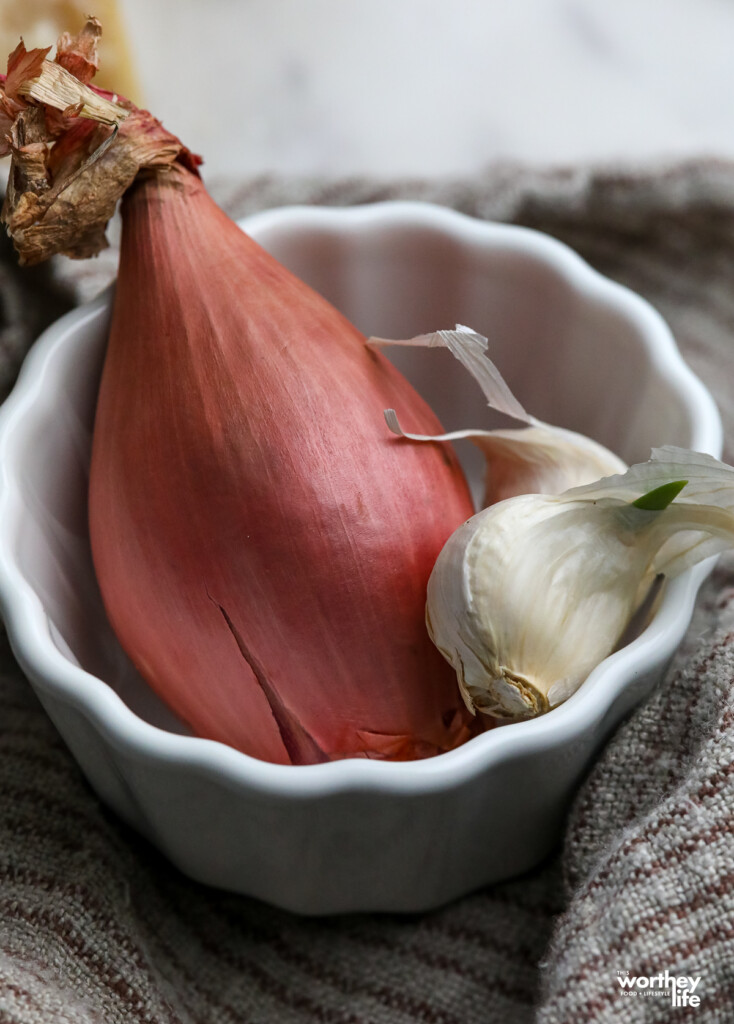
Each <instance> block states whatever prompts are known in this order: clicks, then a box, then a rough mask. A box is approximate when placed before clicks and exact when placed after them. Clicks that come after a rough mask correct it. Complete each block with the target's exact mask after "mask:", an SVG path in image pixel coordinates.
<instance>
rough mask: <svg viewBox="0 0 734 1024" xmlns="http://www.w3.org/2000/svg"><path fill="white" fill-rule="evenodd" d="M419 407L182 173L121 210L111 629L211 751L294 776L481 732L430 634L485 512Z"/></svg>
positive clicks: (108, 593)
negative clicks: (456, 534)
mask: <svg viewBox="0 0 734 1024" xmlns="http://www.w3.org/2000/svg"><path fill="white" fill-rule="evenodd" d="M388 407H389V408H395V409H398V410H400V415H401V421H403V422H404V423H405V425H406V428H408V429H411V430H413V431H418V432H422V433H431V432H433V433H439V432H440V431H441V426H440V424H439V423H438V421H437V420H436V418H435V416H434V415H433V413H432V412H431V411H430V409H429V408H428V406H427V405H426V404H425V403H424V401H423V400H422V399H421V398H420V397H419V396H418V394H417V393H416V392H415V391H414V390H413V388H412V387H411V386H410V385H409V384H408V383H407V382H406V381H405V379H404V378H403V377H402V376H401V375H400V374H399V373H398V372H397V371H396V370H395V369H394V368H393V367H392V365H391V364H390V363H389V362H388V361H387V360H386V359H385V358H384V357H383V356H382V355H381V354H380V353H378V352H375V351H373V350H372V349H371V348H370V347H369V346H367V345H366V344H365V340H364V337H363V335H362V334H361V333H360V332H359V331H358V330H357V329H356V328H355V327H353V326H352V325H351V324H350V323H349V322H348V321H347V320H346V319H345V318H344V317H343V316H342V315H341V314H340V313H339V312H338V311H337V310H335V309H334V308H333V307H332V306H331V305H330V304H329V303H328V302H327V301H326V300H325V299H324V298H322V297H321V296H320V295H318V294H317V293H316V292H314V291H313V290H312V289H310V288H309V287H308V286H306V285H305V284H304V283H303V282H301V281H300V280H298V279H297V278H296V277H295V276H293V275H292V274H291V273H289V272H288V271H287V270H285V269H284V268H283V267H282V266H281V265H280V264H279V263H277V261H276V260H274V259H273V258H272V257H270V256H269V255H268V254H267V253H266V252H265V251H264V250H263V249H262V248H261V247H260V246H258V245H257V244H256V243H255V242H254V241H253V240H251V239H250V238H249V237H248V236H247V235H246V234H245V233H244V232H242V231H241V230H240V229H239V228H238V227H237V226H236V225H235V224H234V223H233V222H232V221H231V220H230V219H229V218H228V217H227V216H226V215H225V214H224V213H222V211H221V210H219V208H218V207H217V206H216V204H215V203H214V202H213V201H212V200H211V198H210V197H209V196H208V194H207V193H206V191H205V189H204V187H203V185H202V183H201V182H200V180H199V179H198V178H196V177H195V176H194V175H192V174H190V173H189V172H188V171H185V170H179V169H176V172H175V173H170V172H166V171H164V172H161V173H159V174H156V175H154V176H151V177H149V178H145V179H142V180H140V181H139V182H138V183H137V184H136V185H135V186H134V187H133V189H132V190H131V191H130V192H128V193H127V195H126V197H125V200H124V204H123V236H122V251H121V259H120V269H119V277H118V282H117V291H116V296H115V302H114V313H113V319H112V329H111V334H110V339H109V348H108V353H107V356H106V361H105V366H104V371H103V377H102V383H101V389H100V393H99V400H98V406H97V412H96V421H95V426H94V441H93V456H92V465H91V480H90V493H89V520H90V531H91V540H92V550H93V556H94V563H95V568H96V572H97V576H98V580H99V584H100V588H101V592H102V595H103V599H104V603H105V607H106V609H107V613H108V615H109V618H110V621H111V622H112V625H113V627H114V629H115V632H116V634H117V636H118V638H119V639H120V642H121V643H122V645H123V647H124V648H125V650H126V651H127V653H128V655H129V656H130V657H131V659H132V660H133V662H134V663H135V665H136V666H137V668H138V670H139V671H140V672H141V674H142V675H143V677H144V678H145V679H146V680H147V681H148V683H149V684H150V685H151V686H152V687H153V688H154V689H155V690H156V691H157V692H158V694H159V695H160V696H161V697H162V698H163V699H164V700H165V701H166V702H167V703H168V704H169V705H170V706H171V707H172V708H173V709H174V711H175V712H176V713H177V714H178V715H179V716H180V717H181V718H182V719H183V720H185V721H186V722H187V723H188V724H189V725H190V726H191V728H192V729H193V730H194V732H195V733H197V734H198V735H200V736H204V737H208V738H211V739H215V740H220V741H222V742H224V743H227V744H230V745H232V746H234V747H236V748H238V749H239V750H241V751H244V752H246V753H248V754H251V755H253V756H254V757H257V758H261V759H264V760H267V761H273V762H278V763H283V764H289V763H294V764H295V763H306V762H314V761H324V760H331V759H334V758H340V757H354V756H367V757H383V758H395V759H410V758H417V757H424V756H428V755H431V754H435V753H438V752H441V751H443V750H446V749H450V748H451V747H453V746H456V745H457V744H458V743H459V742H461V741H462V740H463V739H465V738H466V737H467V736H468V733H469V730H468V726H467V721H468V719H467V714H466V712H465V709H464V708H463V702H462V700H461V697H460V694H459V691H458V689H457V686H456V680H455V677H454V673H453V671H452V669H451V668H450V666H449V665H448V664H447V663H446V662H445V661H444V659H443V658H442V657H441V655H440V653H439V652H438V651H437V650H436V649H435V647H434V646H433V644H432V643H431V641H430V639H429V636H428V634H427V631H426V627H425V622H424V609H425V595H426V585H427V581H428V577H429V575H430V572H431V569H432V567H433V564H434V562H435V560H436V557H437V555H438V553H439V551H440V550H441V548H442V546H443V544H444V542H445V541H446V540H447V538H448V537H449V535H450V534H451V533H452V532H453V530H454V529H456V527H458V526H459V525H460V524H461V523H462V522H463V521H464V520H466V519H467V518H468V517H469V516H471V515H472V513H473V508H472V504H471V499H470V497H469V493H468V489H467V487H466V483H465V481H464V478H463V474H462V473H461V470H460V468H459V466H458V463H457V461H456V457H455V455H454V453H453V451H451V449H449V448H447V447H446V446H442V445H439V444H436V445H414V444H411V443H410V442H406V441H404V440H401V439H399V438H396V437H394V436H393V435H392V434H391V433H390V431H389V430H388V429H387V427H386V425H385V422H384V419H383V410H384V409H385V408H388Z"/></svg>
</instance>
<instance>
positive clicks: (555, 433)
mask: <svg viewBox="0 0 734 1024" xmlns="http://www.w3.org/2000/svg"><path fill="white" fill-rule="evenodd" d="M369 342H370V344H372V345H375V346H377V347H380V348H382V347H390V346H398V347H400V346H407V347H410V348H448V349H449V351H450V352H451V354H452V355H453V356H454V357H455V358H456V359H457V360H458V361H459V362H460V363H461V364H462V365H463V366H464V367H465V368H466V370H467V371H468V372H469V373H470V374H471V375H472V376H473V377H474V379H475V380H476V382H477V383H478V384H479V386H480V387H481V389H482V391H483V392H484V396H485V398H486V399H487V404H488V405H489V407H490V409H494V410H495V411H496V412H500V413H503V414H504V415H505V416H510V417H511V418H512V419H515V420H518V421H519V422H521V423H523V424H525V425H524V426H523V427H521V428H519V429H517V428H514V429H509V430H455V431H452V432H451V433H448V434H438V435H426V434H414V433H408V432H407V431H405V430H403V428H402V427H401V425H400V422H399V420H398V416H397V413H396V411H395V410H394V409H386V410H385V420H386V422H387V425H388V426H389V427H390V429H391V430H392V432H393V433H394V434H397V435H398V436H400V437H405V438H408V439H409V440H411V441H424V442H435V441H462V440H466V441H471V442H472V443H473V444H475V445H476V446H477V448H479V450H480V451H481V452H482V454H483V455H484V457H485V459H486V463H487V469H486V475H485V483H484V495H483V497H482V499H481V507H482V508H485V507H486V506H487V505H492V504H494V502H497V501H502V500H503V499H505V498H510V497H513V496H514V495H516V494H560V493H561V491H565V490H567V489H568V488H570V487H580V486H582V485H583V484H589V483H592V482H593V481H596V480H598V479H599V477H603V476H608V475H609V474H615V473H624V471H625V470H626V469H627V465H626V463H625V462H623V461H622V459H620V458H619V456H618V455H616V454H615V453H614V452H612V451H610V450H609V449H608V448H606V447H604V445H602V444H599V442H598V441H594V440H593V439H592V438H590V437H586V436H585V435H584V434H579V433H577V432H576V431H574V430H566V429H565V428H563V427H556V426H553V425H552V424H550V423H543V421H542V420H539V419H536V418H535V417H534V416H531V415H530V414H529V413H527V412H526V411H525V409H524V408H523V406H522V405H521V404H520V402H519V401H518V400H517V398H516V397H515V395H513V393H512V391H511V390H510V388H509V386H508V385H507V382H506V381H505V380H504V378H503V377H502V374H501V373H500V372H499V370H498V368H497V367H496V366H495V365H494V363H493V362H492V360H491V359H490V358H489V357H488V355H487V347H488V341H487V338H485V337H484V335H482V334H479V333H478V332H477V331H474V330H472V329H471V328H470V327H464V326H462V325H461V324H457V325H456V329H455V330H453V331H434V332H433V333H432V334H419V335H418V336H417V337H415V338H408V339H404V340H402V341H393V340H390V339H387V338H374V337H373V338H370V339H369Z"/></svg>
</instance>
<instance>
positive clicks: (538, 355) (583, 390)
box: [6, 211, 695, 734]
mask: <svg viewBox="0 0 734 1024" xmlns="http://www.w3.org/2000/svg"><path fill="white" fill-rule="evenodd" d="M338 213H339V211H331V212H330V216H329V217H327V218H325V222H323V223H322V222H321V221H317V220H315V219H314V217H313V215H304V214H301V215H300V216H299V215H298V214H297V213H294V214H293V216H292V217H291V218H290V220H289V219H288V218H287V217H285V218H284V217H281V218H280V219H278V218H276V219H274V220H271V221H269V222H268V221H267V219H266V220H263V221H261V226H260V227H259V228H258V227H257V224H258V220H257V218H256V219H255V222H254V229H253V234H254V235H255V237H256V238H257V239H258V240H259V241H260V242H261V243H262V244H264V245H265V247H266V248H268V249H269V250H270V251H271V252H273V254H274V255H275V256H276V257H277V258H278V259H280V260H281V261H282V262H283V263H285V264H286V265H287V266H289V267H290V268H291V269H292V270H294V271H295V273H297V274H298V275H299V276H301V277H302V278H303V279H304V280H306V281H307V282H308V283H310V284H311V285H312V286H314V287H315V288H316V289H318V290H319V291H321V292H322V293H323V294H325V295H326V296H327V297H328V298H329V299H330V300H331V301H332V302H333V303H334V304H335V305H336V306H337V307H338V308H340V309H341V310H342V311H343V312H344V313H345V314H346V315H347V317H348V318H349V319H351V320H352V321H353V322H354V323H355V324H356V325H357V326H358V327H359V328H360V329H361V330H362V331H363V332H364V333H365V334H367V335H371V334H374V335H381V336H386V337H391V338H409V337H411V336H413V335H415V334H419V333H422V332H427V331H432V330H436V329H438V328H444V327H451V326H453V325H454V324H455V323H457V322H458V323H464V324H467V325H469V326H471V327H473V328H474V329H476V330H478V331H480V332H481V333H483V334H486V335H487V336H488V338H489V339H490V354H491V355H492V358H493V359H494V360H495V361H496V362H497V364H498V365H499V367H500V369H501V371H502V373H503V374H504V375H505V376H506V378H507V380H508V382H509V383H510V385H511V387H512V388H513V389H514V390H515V391H516V393H517V395H518V397H519V398H520V399H521V401H522V402H523V403H524V404H525V406H526V408H527V409H528V410H529V411H530V412H532V413H533V414H534V415H536V416H538V417H540V418H542V419H545V420H548V421H550V422H553V423H557V424H559V425H562V426H566V427H570V428H572V429H575V430H579V431H582V432H583V433H586V434H588V435H590V436H592V437H594V438H596V439H597V440H599V441H601V442H602V443H604V444H606V445H608V446H609V447H610V448H613V449H614V450H616V451H617V452H618V453H619V454H620V455H621V456H622V457H623V458H625V459H626V460H627V461H635V460H640V459H644V458H647V457H648V455H649V450H650V447H651V446H652V445H655V444H670V443H673V444H680V445H690V444H691V443H692V439H693V437H694V433H695V431H694V427H695V423H694V418H695V417H694V413H693V412H692V411H691V404H690V400H689V397H688V396H687V393H686V387H685V383H684V382H682V381H681V380H680V379H679V378H678V377H677V376H676V375H675V374H674V373H667V372H666V370H665V366H664V365H663V364H661V361H660V357H659V356H658V354H657V353H656V352H655V351H654V350H653V349H651V348H650V347H649V345H648V342H647V339H646V335H645V330H644V329H643V327H642V326H641V323H642V320H644V317H642V316H641V314H640V315H638V314H639V309H638V307H637V302H638V301H639V300H636V299H635V297H634V296H631V295H630V294H629V293H627V292H625V291H624V290H623V289H616V287H615V286H613V285H611V284H609V283H605V282H603V281H602V279H601V278H598V277H596V276H595V275H593V274H592V273H591V272H590V271H588V270H586V269H584V267H583V264H581V263H580V261H578V260H576V258H575V257H572V255H571V254H570V253H569V254H566V251H565V250H564V251H563V253H562V254H561V256H560V257H559V256H558V252H556V249H555V248H554V247H553V243H551V249H550V250H548V252H546V251H545V249H544V248H543V247H544V246H545V245H546V243H545V242H542V241H541V242H537V241H536V242H534V243H533V244H530V242H529V240H530V241H532V240H533V233H529V232H523V231H522V230H521V229H514V230H513V229H506V228H505V229H500V230H497V231H495V230H494V229H490V228H489V227H488V226H486V225H485V226H483V230H479V231H476V232H474V233H473V234H472V233H466V232H465V233H464V234H462V232H461V231H459V230H457V231H452V230H446V228H445V227H437V226H436V225H433V224H427V223H424V222H423V221H422V220H421V218H420V217H419V218H417V219H414V220H413V221H410V219H408V220H407V221H405V220H404V221H402V222H400V223H398V222H395V221H393V220H391V219H388V220H387V221H386V222H380V220H379V218H377V219H376V220H374V221H371V220H370V219H369V218H368V217H366V216H364V214H363V215H361V216H360V215H356V216H352V217H351V218H350V217H349V216H346V212H345V211H341V213H342V214H343V217H342V218H341V219H340V218H339V216H338ZM457 223H458V221H457ZM465 235H466V237H465ZM559 251H560V247H559ZM564 261H566V262H564ZM640 305H644V304H640ZM109 306H110V297H109V296H107V297H105V298H102V299H100V300H97V301H96V302H95V303H94V304H92V305H91V306H90V307H88V308H87V309H85V310H81V311H77V312H75V313H73V314H71V315H70V316H69V317H67V318H65V320H64V321H62V322H61V323H60V324H59V325H57V326H56V327H54V328H52V329H51V335H52V337H47V338H46V339H45V340H44V343H43V345H44V346H45V347H44V348H42V349H41V350H39V352H38V353H34V358H32V359H31V361H30V363H29V366H28V367H27V368H26V371H25V372H26V373H27V374H30V375H33V376H34V378H37V379H36V380H34V383H35V392H34V397H33V402H32V405H30V406H29V407H28V408H26V409H25V411H24V413H23V417H22V432H23V434H22V442H21V443H17V444H15V445H14V446H13V447H12V448H10V449H9V454H8V465H7V466H6V470H7V474H6V475H7V479H8V481H9V484H10V486H12V487H14V488H17V490H18V492H19V495H18V497H19V502H18V503H17V506H18V507H20V508H22V510H23V514H22V516H19V517H17V521H16V522H15V524H14V527H15V538H14V546H15V559H16V563H17V566H18V568H19V569H20V572H21V574H22V576H23V577H24V578H25V580H26V581H27V583H28V584H29V585H30V587H31V588H32V590H33V591H35V593H36V595H37V596H38V598H39V600H40V602H41V604H42V606H43V608H44V612H45V615H46V616H47V619H48V623H49V629H50V631H51V635H52V637H53V640H54V643H55V644H56V645H57V647H58V648H59V650H60V651H61V652H62V653H63V654H64V655H65V656H66V657H67V658H68V659H69V660H70V661H72V662H73V663H74V664H77V665H80V666H81V667H83V668H84V669H85V670H87V671H88V672H90V673H91V674H92V675H94V676H96V677H98V678H101V679H104V680H105V681H106V682H107V683H108V684H109V685H110V686H112V687H113V689H114V690H115V691H116V692H117V693H118V694H119V695H120V697H121V698H122V699H123V701H124V702H125V703H126V704H127V705H128V706H129V707H130V708H131V709H132V710H133V711H134V712H136V713H137V714H138V715H139V716H140V717H141V718H143V719H144V720H146V721H148V722H150V723H152V724H155V725H158V726H160V727H161V728H164V729H167V730H170V731H174V732H179V733H184V734H185V733H187V731H188V730H187V729H186V727H185V726H184V725H182V723H181V722H179V721H178V720H177V719H176V718H175V717H174V716H173V714H172V713H171V712H170V711H169V710H168V708H167V707H165V705H163V704H162V703H161V702H160V701H159V700H158V699H157V697H155V695H154V694H153V693H152V692H151V691H150V690H149V688H148V687H147V685H146V684H145V683H144V682H143V681H142V679H141V678H140V677H139V676H138V674H137V672H136V671H135V669H134V668H133V666H132V664H131V663H130V662H129V660H128V659H127V657H126V656H125V655H124V653H123V652H122V650H121V649H120V647H119V644H118V643H117V641H116V639H115V637H114V635H113V633H112V631H111V628H110V627H109V624H108V622H107V619H106V617H105V613H104V609H103V607H102V602H101V597H100V594H99V590H98V588H97V584H96V581H95V576H94V570H93V566H92V559H91V553H90V548H89V540H88V530H87V509H86V491H87V483H88V467H89V456H90V449H91V430H92V423H93V417H94V406H95V400H96V393H97V387H98V382H99V375H100V371H101V365H102V360H103V355H104V346H105V341H106V335H107V330H108V325H109ZM645 315H647V314H645ZM390 354H391V356H393V358H394V361H395V362H396V363H397V364H398V365H399V366H400V368H401V369H402V370H403V371H404V372H405V373H406V375H407V376H408V377H409V378H410V379H411V380H412V381H413V383H414V384H415V385H416V387H417V388H418V390H419V391H421V392H422V393H423V395H424V396H425V397H426V398H427V399H428V401H429V402H430V403H431V405H432V406H433V407H434V409H435V410H436V411H437V413H438V415H439V417H440V418H441V419H442V421H443V423H444V426H445V427H446V429H447V430H448V429H459V428H466V427H485V428H486V427H491V426H494V425H497V424H498V423H499V422H500V420H499V419H498V418H497V417H495V416H494V414H492V413H491V412H490V411H489V410H488V409H487V407H486V404H485V402H484V399H483V396H482V395H481V392H480V391H479V388H478V387H477V386H476V385H475V383H474V382H473V381H472V379H471V378H469V376H468V375H467V373H466V372H465V371H464V370H463V369H462V368H461V367H460V366H459V365H458V364H457V363H455V362H454V360H453V359H452V357H451V356H450V355H449V354H448V353H447V352H444V351H438V350H410V349H406V350H396V351H394V352H393V351H392V350H391V353H390ZM399 413H400V410H398V414H399ZM375 414H376V415H377V416H381V415H382V410H380V409H377V410H375ZM460 455H461V457H462V459H463V460H464V463H465V466H466V468H467V472H468V473H469V474H470V476H471V478H472V481H473V483H474V485H475V487H476V486H478V483H479V481H480V479H481V472H482V465H481V461H480V460H479V459H478V458H477V456H476V453H475V450H474V447H473V446H472V445H470V444H465V445H464V447H463V448H462V450H461V451H460Z"/></svg>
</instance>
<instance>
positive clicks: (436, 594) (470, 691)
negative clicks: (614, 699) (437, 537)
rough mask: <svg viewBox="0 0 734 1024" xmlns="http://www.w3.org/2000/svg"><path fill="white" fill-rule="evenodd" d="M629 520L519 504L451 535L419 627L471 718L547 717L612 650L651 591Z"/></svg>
mask: <svg viewBox="0 0 734 1024" xmlns="http://www.w3.org/2000/svg"><path fill="white" fill-rule="evenodd" d="M590 512H591V515H590ZM634 512H635V514H634V515H632V516H628V518H629V519H630V523H629V526H627V525H625V523H624V520H623V517H622V516H621V514H620V509H619V506H616V505H615V506H611V507H603V506H601V505H597V506H594V507H593V508H591V509H590V507H589V506H587V505H584V504H579V505H574V504H573V503H565V502H562V501H560V500H559V499H558V498H557V497H551V496H544V495H534V494H528V495H520V496H518V497H514V498H509V499H507V500H505V501H502V502H499V503H497V504H496V505H493V506H491V507H490V508H487V509H484V510H483V511H482V512H480V513H478V514H477V515H476V516H473V517H472V518H471V519H470V520H469V521H468V522H467V523H465V524H464V525H463V526H462V527H460V528H459V529H458V530H457V531H456V532H455V533H454V534H453V536H452V537H451V538H450V539H449V541H448V543H447V544H446V545H445V546H444V548H443V550H442V552H441V554H440V555H439V557H438V560H437V561H436V565H435V567H434V570H433V573H432V575H431V578H430V580H429V584H428V599H427V610H426V622H427V626H428V630H429V633H430V634H431V637H432V639H433V641H434V643H435V644H436V646H437V647H438V648H439V650H440V651H441V652H442V654H443V655H444V657H446V658H447V659H448V660H449V661H450V662H451V664H452V665H453V667H454V669H455V670H456V673H457V676H458V680H459V686H460V689H461V692H462V695H463V697H464V700H465V701H466V704H467V706H468V707H469V709H470V710H472V711H474V710H479V711H483V712H485V713H487V714H490V715H494V716H496V717H499V718H520V717H526V716H532V715H538V714H541V713H542V712H544V711H548V710H549V709H550V708H551V707H554V706H555V705H556V704H559V703H561V702H562V701H563V700H565V699H566V698H567V697H568V696H570V695H571V694H572V693H573V692H574V691H575V690H576V689H578V687H579V686H580V685H581V683H582V682H583V680H584V679H585V678H586V676H587V675H588V673H589V672H590V671H591V669H592V668H593V667H594V666H595V665H596V664H598V663H599V661H601V660H602V658H604V657H605V656H606V655H607V654H609V652H610V651H611V650H612V649H613V648H614V646H615V644H616V643H617V641H618V639H619V637H620V636H621V634H622V633H623V632H624V629H625V626H626V625H627V622H628V621H629V619H630V617H631V615H632V614H633V612H634V610H635V607H636V604H637V600H638V593H639V590H640V586H641V585H642V584H643V583H644V582H645V580H646V579H649V580H651V579H652V577H651V575H650V568H649V563H650V551H649V545H648V544H644V543H643V544H641V545H640V544H639V539H640V535H641V533H644V531H645V529H646V528H647V527H648V523H647V522H645V520H648V521H649V520H651V518H652V517H651V514H650V513H640V512H637V510H634ZM633 539H634V540H635V541H637V542H638V543H637V544H635V543H632V540H633Z"/></svg>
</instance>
